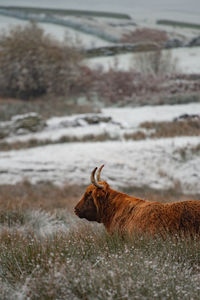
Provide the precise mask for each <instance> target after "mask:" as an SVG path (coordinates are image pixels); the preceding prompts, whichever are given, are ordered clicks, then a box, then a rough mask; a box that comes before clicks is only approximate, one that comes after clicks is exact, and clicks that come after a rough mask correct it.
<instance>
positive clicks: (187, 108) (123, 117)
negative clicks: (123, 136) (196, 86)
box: [102, 103, 200, 127]
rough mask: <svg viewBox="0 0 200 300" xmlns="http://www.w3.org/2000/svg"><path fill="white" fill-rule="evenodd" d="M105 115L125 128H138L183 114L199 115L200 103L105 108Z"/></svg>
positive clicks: (171, 119)
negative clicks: (141, 125) (145, 123)
mask: <svg viewBox="0 0 200 300" xmlns="http://www.w3.org/2000/svg"><path fill="white" fill-rule="evenodd" d="M102 112H103V113H104V114H105V115H108V116H111V117H112V119H113V120H114V121H117V122H120V123H122V124H124V126H125V124H126V127H138V126H139V125H140V124H141V123H143V122H146V121H148V122H164V121H173V120H174V118H176V117H178V116H180V115H183V114H196V113H199V114H200V103H189V104H177V105H155V106H150V105H146V106H142V107H135V108H130V107H129V108H105V109H102Z"/></svg>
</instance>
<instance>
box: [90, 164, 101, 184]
mask: <svg viewBox="0 0 200 300" xmlns="http://www.w3.org/2000/svg"><path fill="white" fill-rule="evenodd" d="M96 170H97V167H96V168H94V170H93V171H92V173H91V182H92V184H94V186H96V187H98V188H100V189H103V188H104V186H103V185H101V184H98V183H97V182H96V180H95V178H94V175H95V173H96Z"/></svg>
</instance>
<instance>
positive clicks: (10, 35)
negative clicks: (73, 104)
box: [0, 23, 82, 99]
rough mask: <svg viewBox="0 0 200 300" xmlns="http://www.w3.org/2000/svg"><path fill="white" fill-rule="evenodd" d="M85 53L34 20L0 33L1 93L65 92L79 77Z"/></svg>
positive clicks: (27, 95) (21, 94)
mask: <svg viewBox="0 0 200 300" xmlns="http://www.w3.org/2000/svg"><path fill="white" fill-rule="evenodd" d="M81 58H82V56H81V54H80V53H79V52H78V51H77V50H76V49H75V48H74V47H73V46H70V44H69V43H68V44H66V43H62V44H61V43H58V42H57V41H56V40H54V39H53V38H52V37H50V36H49V35H47V34H45V33H44V31H43V29H41V28H40V27H39V26H38V25H36V24H34V23H30V24H29V25H27V26H25V27H21V26H18V27H14V28H12V29H11V30H10V31H9V32H5V33H2V34H1V36H0V94H1V95H3V96H8V97H9V96H10V97H18V98H22V99H28V98H33V97H38V96H41V95H44V94H56V95H65V94H67V93H68V92H69V91H70V89H71V88H72V86H73V84H74V83H75V82H76V80H77V78H79V76H80V75H79V73H80V63H81Z"/></svg>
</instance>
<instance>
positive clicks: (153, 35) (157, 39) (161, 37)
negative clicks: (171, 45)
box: [121, 28, 168, 45]
mask: <svg viewBox="0 0 200 300" xmlns="http://www.w3.org/2000/svg"><path fill="white" fill-rule="evenodd" d="M167 40H168V37H167V33H166V32H165V31H162V30H156V29H150V28H138V29H136V30H135V31H131V32H130V33H127V34H124V35H123V36H122V38H121V42H122V43H124V42H125V43H146V42H154V43H157V44H158V45H163V44H164V43H165V42H166V41H167Z"/></svg>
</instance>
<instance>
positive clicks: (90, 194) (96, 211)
mask: <svg viewBox="0 0 200 300" xmlns="http://www.w3.org/2000/svg"><path fill="white" fill-rule="evenodd" d="M103 167H104V165H102V166H101V167H100V168H99V170H98V173H97V180H96V179H95V173H96V170H97V168H95V169H94V170H93V171H92V173H91V183H92V184H90V185H89V186H88V187H87V189H86V191H85V193H84V195H83V197H82V198H81V200H80V201H79V202H78V204H77V205H76V206H75V208H74V212H75V214H76V215H77V216H78V217H79V218H85V219H87V220H88V221H96V222H99V223H101V213H102V207H103V203H104V202H105V199H106V196H107V193H108V188H109V185H108V184H107V183H106V182H105V181H103V182H102V181H101V178H100V174H101V170H102V168H103Z"/></svg>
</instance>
